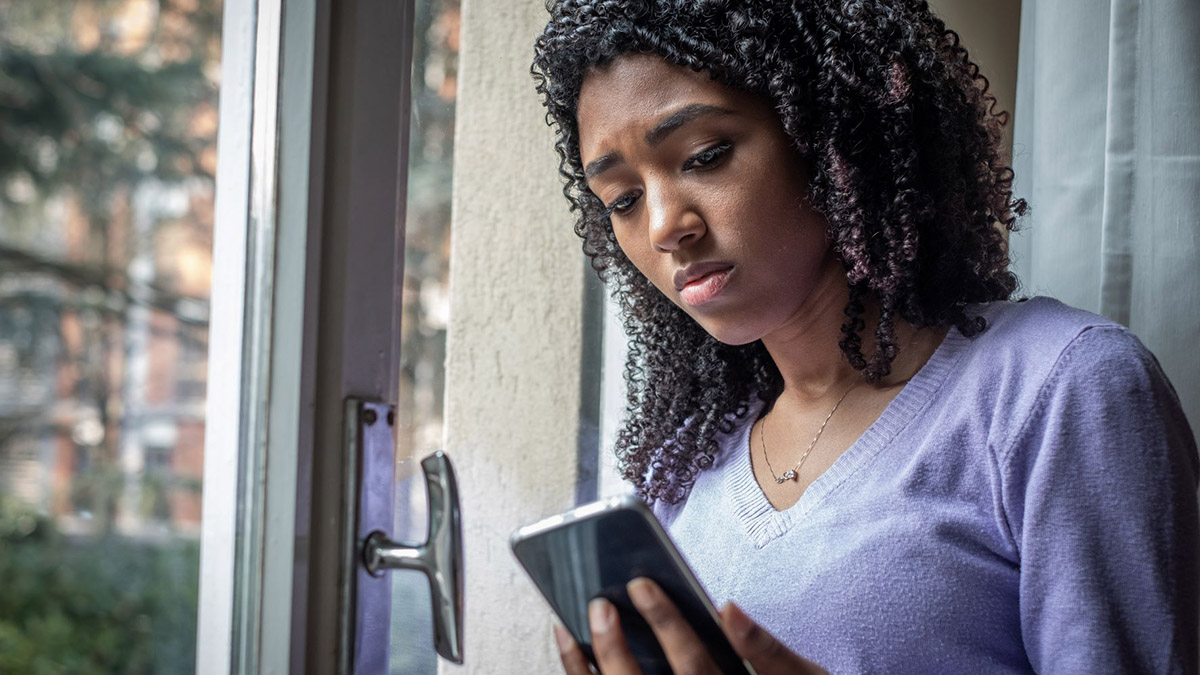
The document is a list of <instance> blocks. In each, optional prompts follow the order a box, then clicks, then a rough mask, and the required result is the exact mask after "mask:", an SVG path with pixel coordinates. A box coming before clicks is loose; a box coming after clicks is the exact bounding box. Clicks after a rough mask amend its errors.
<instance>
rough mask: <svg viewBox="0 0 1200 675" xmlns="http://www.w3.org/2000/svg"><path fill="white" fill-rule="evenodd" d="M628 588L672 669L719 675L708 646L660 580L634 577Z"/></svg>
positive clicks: (687, 672) (678, 671) (694, 673)
mask: <svg viewBox="0 0 1200 675" xmlns="http://www.w3.org/2000/svg"><path fill="white" fill-rule="evenodd" d="M628 591H629V599H630V600H632V601H633V605H634V606H635V607H637V610H638V611H639V612H641V614H642V616H643V617H644V618H645V619H646V623H648V624H650V628H651V629H653V630H654V635H655V637H657V638H658V643H659V644H660V645H662V648H663V652H664V653H666V655H667V662H669V663H670V664H671V670H673V671H675V672H676V673H681V674H683V673H686V674H687V675H704V674H706V673H711V674H712V675H719V673H718V671H717V666H716V664H715V663H713V661H712V659H711V658H710V657H709V655H708V649H707V648H706V647H705V646H704V644H703V643H701V642H700V638H698V637H697V636H696V632H695V631H694V630H692V626H691V624H689V623H688V622H687V620H686V619H684V618H683V615H682V614H680V613H679V609H678V608H677V607H676V606H675V603H673V602H671V599H670V598H668V597H667V594H666V593H664V592H663V591H662V589H661V588H659V586H658V584H656V583H654V582H653V581H650V580H649V579H645V578H640V579H634V580H633V581H631V582H630V583H629V586H628Z"/></svg>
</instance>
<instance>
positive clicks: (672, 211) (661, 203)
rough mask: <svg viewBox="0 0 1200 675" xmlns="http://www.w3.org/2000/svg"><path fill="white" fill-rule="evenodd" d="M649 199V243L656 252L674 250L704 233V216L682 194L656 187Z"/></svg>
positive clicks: (686, 244) (705, 227) (705, 225)
mask: <svg viewBox="0 0 1200 675" xmlns="http://www.w3.org/2000/svg"><path fill="white" fill-rule="evenodd" d="M656 192H657V194H656V195H654V196H653V197H650V199H649V202H650V204H649V206H650V243H651V245H653V246H654V249H655V250H656V251H659V252H668V251H676V250H679V249H681V248H684V247H686V246H689V245H691V244H694V243H695V242H697V241H699V240H700V239H702V238H703V237H704V234H705V232H707V230H708V226H707V224H705V222H704V218H702V217H701V216H700V213H699V211H697V209H696V208H695V205H694V204H692V203H691V201H690V200H688V199H687V198H686V196H685V195H682V194H679V193H678V192H674V191H666V190H658V191H656Z"/></svg>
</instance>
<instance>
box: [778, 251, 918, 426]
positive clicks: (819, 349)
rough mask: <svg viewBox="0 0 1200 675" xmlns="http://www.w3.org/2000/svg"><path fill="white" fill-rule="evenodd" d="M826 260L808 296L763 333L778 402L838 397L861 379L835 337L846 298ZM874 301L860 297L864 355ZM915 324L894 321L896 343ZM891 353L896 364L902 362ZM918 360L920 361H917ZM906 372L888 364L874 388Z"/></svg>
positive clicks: (870, 345)
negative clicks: (776, 376) (888, 371)
mask: <svg viewBox="0 0 1200 675" xmlns="http://www.w3.org/2000/svg"><path fill="white" fill-rule="evenodd" d="M830 260H831V261H832V265H827V266H826V267H827V272H826V273H824V274H822V276H821V279H822V280H821V282H820V283H819V284H818V286H817V287H816V288H814V289H813V292H812V293H811V294H810V295H809V298H808V300H806V302H805V303H804V304H803V305H802V306H801V307H800V308H799V310H798V311H797V312H796V313H795V314H794V315H793V316H792V317H791V318H790V319H789V320H788V321H787V322H785V323H784V324H783V325H782V326H781V327H780V328H779V329H777V330H776V331H774V332H772V333H771V334H769V335H766V336H764V337H763V346H765V347H766V349H767V352H768V353H769V354H770V355H771V358H772V360H774V362H775V366H776V367H777V368H778V369H779V372H780V374H781V375H782V376H783V392H782V393H781V394H780V399H781V401H783V400H787V401H789V402H790V403H792V404H798V405H802V406H807V405H815V404H817V403H822V402H825V401H828V400H830V399H836V398H837V397H840V396H841V395H842V393H843V392H845V391H846V389H847V388H849V387H850V386H852V385H854V384H855V383H858V382H861V381H862V379H863V376H862V373H861V372H859V371H857V370H855V369H854V368H853V367H852V366H851V365H850V363H849V361H847V359H846V357H845V356H844V355H843V354H842V350H841V347H840V346H839V345H838V342H839V341H840V340H841V338H842V331H841V328H842V323H843V322H844V320H845V308H846V304H847V302H848V301H849V290H848V289H847V284H846V275H845V272H844V271H843V269H842V266H841V263H840V262H838V261H837V260H836V259H835V258H833V256H832V255H831V256H830ZM878 307H879V305H878V302H877V301H876V300H874V299H873V298H870V297H868V298H865V299H864V301H863V310H864V311H863V315H862V317H861V318H862V320H863V323H864V327H863V330H862V331H861V332H860V335H862V336H863V345H862V346H863V351H864V355H865V356H866V357H867V358H868V359H869V358H870V355H871V353H872V352H873V351H874V334H875V328H876V326H877V325H878V318H877V317H878ZM914 332H915V329H914V328H913V327H912V326H910V325H909V324H908V323H907V322H904V321H902V320H901V321H899V322H898V323H897V325H896V336H897V339H898V341H899V343H900V345H901V347H902V351H906V349H905V348H906V347H907V346H908V345H909V343H911V342H912V336H913V333H914ZM904 360H905V358H904V356H901V355H898V356H897V365H899V362H901V361H904ZM921 363H924V361H923V360H922V361H921ZM911 375H912V373H907V372H905V370H904V369H903V368H894V369H893V373H892V375H890V376H889V377H887V378H885V379H884V381H882V382H880V383H878V384H876V385H875V386H879V387H888V386H894V385H895V384H900V383H902V382H904V381H906V380H907V379H908V377H910V376H911Z"/></svg>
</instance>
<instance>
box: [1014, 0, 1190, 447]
mask: <svg viewBox="0 0 1200 675" xmlns="http://www.w3.org/2000/svg"><path fill="white" fill-rule="evenodd" d="M1014 125H1015V126H1014V144H1013V168H1014V170H1015V172H1016V183H1015V186H1014V189H1015V191H1016V193H1017V194H1018V196H1021V197H1024V198H1026V199H1027V200H1028V201H1029V204H1030V206H1031V212H1030V215H1029V216H1028V217H1026V218H1025V220H1024V222H1023V226H1024V231H1022V232H1018V233H1014V234H1013V236H1012V238H1011V246H1012V254H1013V260H1014V262H1013V267H1014V270H1015V271H1016V273H1017V275H1018V276H1019V277H1020V279H1021V282H1022V289H1021V290H1020V291H1019V292H1020V293H1021V294H1023V295H1027V296H1033V295H1050V296H1054V297H1056V298H1058V299H1060V300H1062V301H1063V302H1065V303H1067V304H1070V305H1073V306H1075V307H1079V308H1082V309H1086V310H1090V311H1093V312H1096V313H1098V314H1102V315H1104V316H1107V317H1109V318H1111V319H1113V320H1115V321H1119V322H1120V323H1122V324H1125V325H1126V326H1128V327H1129V328H1130V329H1131V330H1132V331H1133V332H1134V333H1135V334H1136V335H1137V336H1138V337H1139V338H1140V339H1141V340H1142V342H1143V343H1144V344H1145V345H1146V346H1147V347H1148V348H1149V349H1150V351H1152V352H1153V353H1154V354H1155V356H1157V357H1158V360H1159V362H1160V363H1161V364H1162V367H1163V369H1164V370H1165V371H1166V373H1167V376H1168V377H1169V378H1170V379H1171V381H1172V383H1173V384H1174V385H1175V390H1176V391H1177V392H1178V394H1179V398H1180V401H1181V402H1182V403H1183V406H1184V411H1185V413H1186V414H1187V417H1188V421H1189V422H1190V423H1191V425H1192V428H1193V431H1194V432H1195V431H1197V430H1200V2H1198V1H1197V0H1152V1H1151V0H1141V2H1138V1H1137V0H1103V1H1097V0H1040V1H1038V0H1025V2H1024V3H1023V7H1022V8H1021V41H1020V58H1019V66H1018V74H1017V103H1016V110H1015V115H1014Z"/></svg>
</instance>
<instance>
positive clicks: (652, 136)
mask: <svg viewBox="0 0 1200 675" xmlns="http://www.w3.org/2000/svg"><path fill="white" fill-rule="evenodd" d="M732 114H733V111H732V110H727V109H725V108H722V107H720V106H715V105H709V104H707V103H692V104H689V105H685V106H683V107H682V108H680V109H679V110H676V111H675V112H673V113H671V114H670V115H667V116H666V117H664V118H663V119H662V121H660V122H659V123H658V124H656V125H654V128H653V129H651V130H650V131H647V132H646V144H647V145H649V146H650V147H652V148H653V147H654V146H656V145H658V144H659V143H662V142H663V141H665V140H667V137H668V136H670V135H671V134H673V133H675V131H676V130H677V129H679V128H680V127H682V126H684V125H686V124H688V123H690V122H693V121H695V120H696V119H698V118H701V117H708V116H710V115H732Z"/></svg>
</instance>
